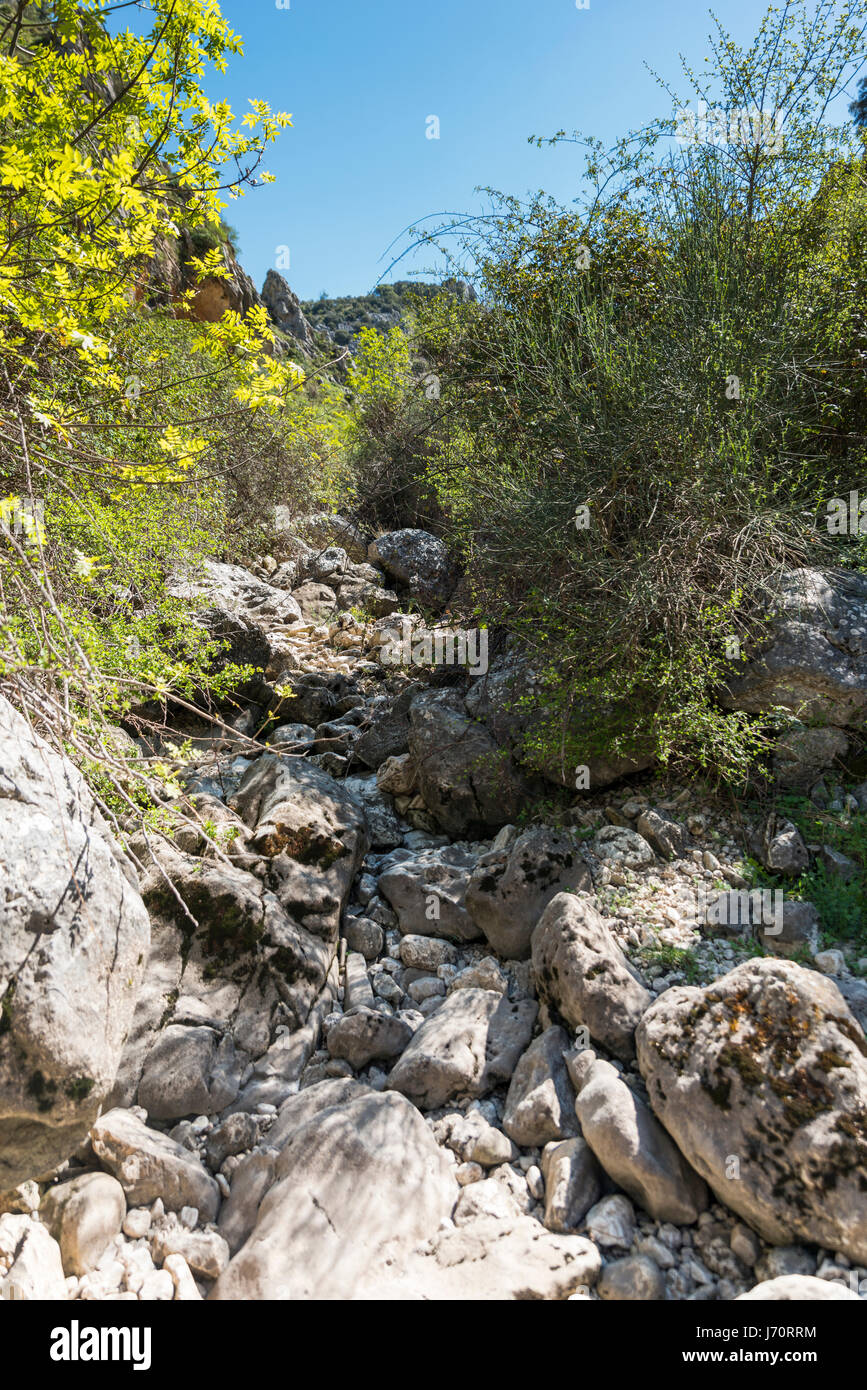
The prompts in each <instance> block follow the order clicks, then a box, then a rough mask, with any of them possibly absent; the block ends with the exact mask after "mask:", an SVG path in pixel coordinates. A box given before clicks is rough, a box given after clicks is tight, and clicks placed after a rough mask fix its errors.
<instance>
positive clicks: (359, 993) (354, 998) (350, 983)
mask: <svg viewBox="0 0 867 1390" xmlns="http://www.w3.org/2000/svg"><path fill="white" fill-rule="evenodd" d="M344 980H345V983H344V1000H343V1005H344V1009H345V1011H346V1013H349V1011H350V1009H373V1008H375V1007H376V999H375V998H374V995H373V986H372V985H371V983H370V976H369V975H368V973H367V961H366V960H365V959H364V956H362V955H359V954H357V953H356V952H350V954H349V955H348V956H347V957H346V974H345V976H344Z"/></svg>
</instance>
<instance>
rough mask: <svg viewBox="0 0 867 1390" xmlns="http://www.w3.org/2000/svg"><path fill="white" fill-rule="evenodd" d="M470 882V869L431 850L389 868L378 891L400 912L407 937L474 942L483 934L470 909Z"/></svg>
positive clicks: (382, 877)
mask: <svg viewBox="0 0 867 1390" xmlns="http://www.w3.org/2000/svg"><path fill="white" fill-rule="evenodd" d="M468 883H469V873H468V866H460V865H457V864H454V863H449V862H447V860H446V859H445V858H444V857H443V856H442V855H440V854H438V853H437V852H436V851H435V850H434V851H432V850H428V851H424V852H423V853H422V854H421V855H419V856H418V857H417V858H415V859H408V860H406V859H405V860H402V861H401V862H400V863H398V864H394V865H393V866H392V867H391V868H388V869H386V870H385V872H384V873H382V874H380V876H379V880H378V883H377V888H378V891H379V892H380V893H381V894H382V895H383V897H384V898H386V899H387V901H388V902H389V903H390V904H391V906H392V907H393V908H394V910H395V912H396V913H397V917H398V922H399V925H400V930H401V933H402V934H403V935H404V936H441V937H445V938H447V939H450V940H452V941H473V940H475V939H476V938H477V937H479V936H480V935H481V932H480V931H479V928H478V927H477V926H476V924H475V923H474V922H473V920H472V918H471V917H470V915H469V913H468V912H467V909H466V905H465V897H466V891H467V884H468Z"/></svg>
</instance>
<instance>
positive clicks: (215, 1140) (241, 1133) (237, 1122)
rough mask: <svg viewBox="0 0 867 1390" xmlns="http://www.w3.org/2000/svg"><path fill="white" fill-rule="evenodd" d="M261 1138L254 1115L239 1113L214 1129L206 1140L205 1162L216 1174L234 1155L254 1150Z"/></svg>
mask: <svg viewBox="0 0 867 1390" xmlns="http://www.w3.org/2000/svg"><path fill="white" fill-rule="evenodd" d="M258 1138H259V1126H258V1124H257V1122H256V1120H255V1119H254V1117H253V1116H252V1115H249V1114H247V1113H245V1112H244V1111H238V1112H237V1113H236V1114H234V1115H229V1116H227V1118H226V1119H225V1120H223V1122H222V1124H219V1125H217V1127H216V1128H215V1129H212V1130H211V1132H210V1134H209V1135H208V1137H207V1139H206V1140H205V1161H206V1163H207V1164H208V1166H209V1168H211V1169H213V1171H214V1172H216V1171H217V1170H218V1169H219V1168H221V1167H222V1165H223V1163H224V1161H225V1160H226V1159H227V1158H229V1157H230V1155H232V1154H240V1153H245V1152H246V1150H247V1149H252V1148H253V1146H254V1144H255V1143H256V1141H257V1139H258Z"/></svg>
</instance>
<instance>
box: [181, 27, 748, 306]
mask: <svg viewBox="0 0 867 1390" xmlns="http://www.w3.org/2000/svg"><path fill="white" fill-rule="evenodd" d="M221 8H222V10H223V13H224V14H225V16H226V18H227V20H228V21H229V23H230V24H231V25H232V27H233V28H234V29H235V30H237V31H238V32H239V33H240V34H241V35H242V36H243V38H244V42H245V55H244V57H243V58H237V59H235V60H234V62H233V63H231V64H230V69H229V72H228V73H227V74H226V76H225V77H213V78H211V79H210V80H209V81H208V82H207V83H206V86H207V90H208V91H209V93H210V94H211V95H213V96H214V97H215V98H216V97H219V98H221V99H226V100H228V101H229V102H230V103H231V104H232V106H233V108H234V110H235V112H236V115H238V116H240V115H241V114H242V113H243V112H244V111H245V110H246V103H247V100H248V98H250V97H260V98H264V99H265V100H267V101H268V102H270V104H271V106H272V107H273V108H275V109H280V110H285V111H290V112H292V115H293V127H292V128H291V129H287V130H286V131H284V132H283V133H282V135H281V137H280V140H279V143H278V145H277V146H276V147H272V150H271V151H270V153H269V158H268V161H267V164H268V168H269V169H270V171H271V172H272V173H273V174H274V175H276V179H277V182H276V184H273V185H271V186H268V187H264V188H261V189H254V190H251V191H249V192H248V193H247V195H246V197H245V198H244V199H242V200H240V201H238V202H235V203H233V204H231V206H230V207H229V209H228V211H227V212H226V214H225V216H226V218H227V220H228V221H229V222H231V223H232V224H233V225H234V226H235V227H237V229H238V231H239V233H240V244H241V249H242V260H243V263H244V265H245V267H246V269H247V270H248V271H249V273H250V274H251V275H252V276H253V279H254V280H255V281H256V284H257V285H258V286H260V287H261V284H262V281H263V279H264V277H265V273H266V271H267V270H268V268H269V267H271V266H276V264H277V255H278V248H279V247H281V246H283V247H285V246H288V247H289V253H290V258H291V264H290V268H289V269H288V270H283V271H282V273H283V274H284V275H285V277H286V279H287V280H288V281H289V283H290V284H291V286H292V288H293V289H294V290H295V291H296V293H298V294H299V295H300V296H301V298H302V299H310V298H315V297H316V296H318V294H319V293H320V292H321V291H322V290H326V291H327V292H328V293H329V295H331V296H335V295H341V294H364V293H367V292H368V291H369V290H370V289H371V288H372V287H373V285H374V284H375V283H376V281H377V280H378V279H379V278H380V277H381V276H382V275H383V273H384V272H385V270H386V267H387V265H388V260H389V259H390V258H389V257H386V259H383V256H384V255H385V253H386V249H387V247H388V246H389V243H390V242H392V240H393V239H394V238H395V237H396V236H397V235H398V234H399V233H400V232H401V230H402V229H403V228H405V227H406V226H407V225H408V224H410V223H414V222H417V221H418V220H419V219H421V218H423V217H425V216H426V215H428V214H431V213H437V212H442V211H449V212H463V211H468V210H471V209H477V208H479V207H480V206H481V205H482V203H483V200H482V199H480V198H479V196H478V195H476V194H474V189H475V187H476V186H477V185H478V186H485V185H492V186H493V187H496V188H500V189H502V190H504V191H505V192H507V193H512V194H515V195H517V196H524V195H525V194H526V193H527V192H528V191H531V190H536V189H539V188H544V189H545V190H546V191H547V192H550V193H553V194H554V195H556V196H557V197H558V198H559V199H560V200H561V201H563V202H568V201H569V200H571V199H572V198H574V197H575V194H576V192H577V188H578V182H577V181H578V178H579V174H580V169H581V161H580V154H579V151H578V150H577V149H576V148H575V147H574V146H569V145H561V146H559V147H554V148H552V149H549V148H545V149H543V150H538V149H535V148H533V147H531V146H530V145H529V144H528V143H527V137H528V136H529V135H533V134H537V135H549V134H553V133H554V132H555V131H556V130H558V129H560V128H565V129H567V130H570V131H571V130H573V129H575V128H578V129H581V130H582V131H584V132H586V133H589V134H593V135H598V136H599V137H600V138H602V139H604V140H605V141H606V142H610V141H612V140H613V139H614V138H616V137H617V136H618V135H620V134H624V133H625V132H626V131H627V130H628V129H629V128H631V127H633V126H637V125H641V124H643V123H644V122H646V121H647V120H649V119H651V118H652V117H653V116H656V115H659V114H664V113H665V112H666V111H667V109H668V104H667V103H666V102H665V101H664V95H663V93H661V92H660V91H659V88H658V87H657V85H656V83H655V82H654V79H653V77H652V76H651V74H650V73H649V72H648V71H647V68H646V67H645V63H647V64H649V65H650V66H651V67H653V68H655V69H656V70H657V71H658V72H660V73H661V74H662V75H663V76H665V77H667V78H669V79H672V80H674V82H675V84H676V85H681V86H682V84H678V83H677V79H678V75H679V64H678V52H679V51H682V52H683V53H684V54H685V55H686V56H687V58H688V59H690V60H691V61H692V62H694V63H695V64H696V66H699V65H701V63H702V60H703V58H704V55H705V53H707V52H708V51H709V50H708V46H707V42H706V40H707V35H708V32H709V30H710V27H711V25H710V20H709V18H708V14H707V10H706V6H705V4H704V3H703V0H590V7H589V9H583V10H579V9H577V8H576V5H575V0H291V8H289V9H282V8H278V5H277V0H222V5H221ZM765 8H766V5H765V0H727V3H726V4H725V5H724V6H722V7H721V17H722V19H723V22H724V23H725V25H726V27H727V28H728V29H729V31H730V32H731V33H732V34H733V36H734V38H735V39H736V40H738V41H739V42H746V41H748V40H749V39H750V38H751V37H752V35H753V33H754V31H755V30H756V28H757V27H758V24H759V21H760V19H761V16H762V14H763V13H764V10H765ZM431 115H435V116H438V117H439V120H440V123H441V124H440V139H439V140H430V139H427V138H426V136H425V129H426V119H427V117H428V116H431ZM429 262H430V253H429V252H425V253H424V255H423V256H421V257H420V258H419V259H417V260H416V261H415V262H414V263H413V262H409V263H405V264H404V265H402V266H401V267H398V268H397V269H396V270H394V271H391V272H390V273H389V274H388V275H387V277H386V278H387V279H389V280H393V279H399V278H409V277H408V272H409V270H410V269H411V268H412V266H413V264H414V265H415V267H416V268H421V267H422V266H425V265H427V264H429Z"/></svg>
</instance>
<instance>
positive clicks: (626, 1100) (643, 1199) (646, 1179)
mask: <svg viewBox="0 0 867 1390" xmlns="http://www.w3.org/2000/svg"><path fill="white" fill-rule="evenodd" d="M575 1110H576V1112H577V1115H578V1119H579V1121H580V1123H581V1133H582V1134H583V1136H584V1138H585V1139H586V1141H587V1143H588V1144H589V1145H590V1148H591V1149H592V1150H593V1152H594V1154H595V1155H596V1157H597V1159H598V1160H599V1163H600V1164H601V1165H602V1167H603V1168H604V1170H605V1172H606V1173H607V1174H608V1175H609V1177H611V1178H613V1179H614V1181H615V1182H616V1183H617V1186H618V1187H622V1188H623V1190H624V1192H627V1193H628V1194H629V1196H630V1197H631V1198H632V1199H633V1201H635V1202H637V1203H638V1204H639V1206H642V1207H644V1209H645V1211H648V1212H649V1213H650V1215H651V1216H653V1217H655V1218H656V1220H657V1221H670V1222H672V1224H673V1225H675V1226H687V1225H691V1224H692V1222H694V1221H697V1220H698V1218H699V1216H700V1214H701V1213H702V1212H703V1211H704V1210H705V1209H706V1207H707V1204H708V1193H707V1188H706V1187H705V1184H704V1183H703V1182H702V1180H701V1178H700V1177H699V1176H698V1174H697V1173H695V1172H694V1171H693V1170H692V1169H691V1168H690V1166H689V1164H688V1163H687V1162H686V1161H685V1159H684V1158H683V1157H682V1155H681V1154H680V1152H679V1151H678V1149H677V1148H676V1147H675V1145H674V1144H673V1143H672V1141H671V1139H670V1138H669V1137H668V1135H667V1134H666V1132H665V1130H664V1129H663V1128H662V1125H661V1124H660V1123H659V1121H658V1120H656V1119H655V1118H654V1116H653V1115H652V1113H651V1111H650V1110H649V1109H648V1107H647V1106H646V1105H645V1104H644V1103H643V1101H641V1100H640V1099H639V1098H638V1096H637V1095H636V1094H635V1093H634V1091H632V1090H630V1088H629V1087H628V1086H627V1085H626V1082H625V1081H622V1080H621V1078H620V1076H619V1075H618V1073H617V1071H616V1070H615V1068H614V1067H612V1066H611V1064H610V1062H603V1061H602V1060H601V1059H598V1058H597V1060H596V1061H595V1062H594V1063H593V1065H592V1067H591V1068H590V1071H589V1074H588V1076H587V1078H586V1080H585V1081H584V1084H583V1085H582V1087H581V1089H580V1091H579V1093H578V1099H577V1100H576V1102H575Z"/></svg>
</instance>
